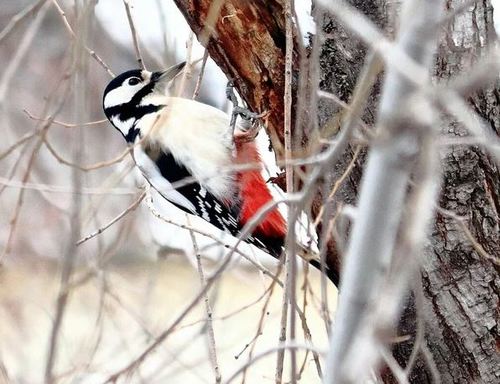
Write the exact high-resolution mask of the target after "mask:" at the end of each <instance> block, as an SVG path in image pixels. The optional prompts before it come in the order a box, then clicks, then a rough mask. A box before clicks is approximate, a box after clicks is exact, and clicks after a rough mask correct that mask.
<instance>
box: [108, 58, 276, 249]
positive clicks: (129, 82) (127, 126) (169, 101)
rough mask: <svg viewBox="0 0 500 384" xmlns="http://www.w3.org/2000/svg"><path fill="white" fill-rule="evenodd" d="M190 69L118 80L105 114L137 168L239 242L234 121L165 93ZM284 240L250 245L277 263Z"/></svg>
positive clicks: (271, 237) (265, 238)
mask: <svg viewBox="0 0 500 384" xmlns="http://www.w3.org/2000/svg"><path fill="white" fill-rule="evenodd" d="M183 67H184V63H182V64H180V65H177V66H174V67H172V68H170V69H168V70H167V71H164V72H153V73H151V72H148V71H144V70H132V71H128V72H125V73H123V74H121V75H119V76H117V77H116V78H115V79H113V80H112V81H111V82H110V83H109V85H108V86H107V88H106V90H105V92H104V97H103V107H104V112H105V114H106V116H107V118H108V119H109V120H110V122H111V123H112V124H113V125H114V126H115V128H117V129H118V130H119V131H120V132H121V134H122V135H123V137H124V138H125V140H126V141H127V142H128V143H129V144H135V145H134V151H133V153H134V158H135V161H136V163H137V166H138V167H139V168H140V170H141V172H142V173H143V175H144V176H145V177H146V179H147V180H148V182H149V183H150V184H151V185H152V187H153V188H154V189H155V190H156V191H157V192H158V193H159V194H160V195H161V196H163V197H164V198H165V199H166V200H168V201H169V202H170V203H172V204H174V205H175V206H176V207H177V208H179V209H181V210H182V211H184V212H187V213H189V214H193V215H197V216H199V217H201V218H203V219H204V220H206V221H207V222H209V223H211V224H212V225H214V226H215V227H217V228H218V229H220V230H223V231H225V232H227V233H229V234H231V235H233V236H235V237H237V236H238V235H239V233H240V231H241V228H242V226H243V225H244V224H245V220H243V219H242V218H243V217H242V214H241V208H242V205H243V202H242V199H244V198H245V197H244V196H243V195H242V194H241V193H240V192H241V190H240V188H239V185H238V178H237V176H236V175H235V174H231V173H230V172H228V170H229V169H230V168H231V166H232V165H234V163H235V145H234V141H233V132H232V130H231V128H230V116H228V115H227V114H226V113H224V112H222V111H220V110H218V109H216V108H214V107H211V106H209V105H206V104H202V103H199V102H197V101H194V100H190V99H184V98H178V97H169V96H166V95H165V89H164V88H165V85H167V84H168V83H169V82H170V81H171V80H172V79H173V78H174V77H175V76H176V75H177V74H178V73H179V72H180V71H181V70H182V68H183ZM266 188H267V187H266ZM280 217H281V216H280ZM283 228H285V227H284V221H283ZM283 239H284V234H282V233H280V234H279V235H277V234H276V233H270V234H266V233H265V232H264V231H257V232H255V233H253V234H252V235H251V236H249V237H248V238H247V239H246V241H247V242H249V243H252V244H254V245H256V246H257V247H259V248H260V249H262V250H264V251H265V252H267V253H270V254H271V255H273V256H275V257H277V256H279V255H280V253H281V249H282V245H283Z"/></svg>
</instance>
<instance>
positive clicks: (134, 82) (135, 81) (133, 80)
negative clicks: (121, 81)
mask: <svg viewBox="0 0 500 384" xmlns="http://www.w3.org/2000/svg"><path fill="white" fill-rule="evenodd" d="M140 82H141V81H140V80H139V78H137V77H132V78H131V79H129V80H128V85H137V84H139V83H140Z"/></svg>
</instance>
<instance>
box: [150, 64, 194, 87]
mask: <svg viewBox="0 0 500 384" xmlns="http://www.w3.org/2000/svg"><path fill="white" fill-rule="evenodd" d="M185 66H186V62H185V61H183V62H182V63H179V64H176V65H174V66H172V67H170V68H168V69H166V70H164V71H158V72H153V74H152V75H151V81H153V82H155V83H158V82H160V81H161V82H169V81H171V80H173V79H174V78H175V77H176V76H177V75H178V74H179V73H181V71H182V69H183V68H184V67H185Z"/></svg>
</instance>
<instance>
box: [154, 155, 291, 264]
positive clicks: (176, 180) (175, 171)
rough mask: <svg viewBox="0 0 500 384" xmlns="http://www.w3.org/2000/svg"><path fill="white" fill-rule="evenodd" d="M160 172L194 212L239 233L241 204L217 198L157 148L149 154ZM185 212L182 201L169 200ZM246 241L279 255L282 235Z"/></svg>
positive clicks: (232, 231) (224, 229)
mask: <svg viewBox="0 0 500 384" xmlns="http://www.w3.org/2000/svg"><path fill="white" fill-rule="evenodd" d="M151 158H152V160H153V161H154V162H155V164H156V166H157V167H158V169H159V170H160V172H161V175H162V176H163V177H164V178H165V179H166V180H167V181H168V182H169V183H170V184H172V186H173V187H174V188H175V190H176V191H177V192H178V193H180V194H181V195H182V196H184V197H185V198H186V199H187V200H188V201H189V202H190V203H191V204H192V206H193V207H194V209H195V211H196V214H197V215H198V216H200V217H201V218H203V219H204V220H206V221H208V222H209V223H211V224H212V225H214V226H215V227H217V228H218V229H220V230H223V231H226V232H228V233H230V234H231V235H233V236H235V237H238V235H239V234H240V231H241V228H242V226H241V224H240V222H239V215H240V208H239V204H238V203H237V202H236V203H235V204H233V205H232V206H231V207H228V206H227V205H226V204H224V203H223V202H221V201H220V200H219V199H217V198H216V197H215V196H214V195H213V194H212V193H210V192H209V191H207V190H206V189H205V188H204V187H202V186H201V185H200V183H198V182H197V181H196V180H195V179H194V178H193V176H192V175H191V173H190V172H189V170H188V169H187V168H186V167H184V166H183V165H181V164H178V163H177V161H176V160H175V158H174V157H173V155H172V154H171V153H165V152H160V153H157V154H156V156H151ZM169 201H170V202H171V203H173V204H174V205H176V206H177V207H178V208H180V209H182V210H183V211H185V212H187V213H193V212H191V211H190V210H189V209H187V208H186V207H184V206H183V205H182V204H179V203H176V202H175V201H171V200H169ZM245 241H247V242H248V243H250V244H253V245H255V246H257V247H258V248H260V249H262V250H263V251H265V252H267V253H269V254H271V255H273V256H279V255H280V253H281V248H282V246H283V241H282V239H277V238H276V239H275V238H272V239H271V238H263V237H262V236H258V235H256V236H249V237H248V238H247V239H246V240H245Z"/></svg>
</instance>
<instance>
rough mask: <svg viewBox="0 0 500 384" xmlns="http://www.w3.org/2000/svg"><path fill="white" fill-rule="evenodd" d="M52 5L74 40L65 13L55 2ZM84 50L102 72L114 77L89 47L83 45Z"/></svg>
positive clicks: (53, 0)
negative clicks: (101, 68)
mask: <svg viewBox="0 0 500 384" xmlns="http://www.w3.org/2000/svg"><path fill="white" fill-rule="evenodd" d="M52 3H53V4H54V6H55V7H56V9H57V12H58V13H59V15H60V16H61V18H62V20H63V24H64V26H65V27H66V29H67V31H68V32H69V35H70V36H71V38H72V39H75V38H76V36H75V32H74V31H73V28H71V25H70V24H69V22H68V18H67V17H66V13H65V12H64V11H63V9H62V8H61V6H60V5H59V3H58V2H57V0H52ZM84 49H85V50H86V51H87V52H88V53H89V55H90V56H91V57H92V58H93V59H94V60H95V61H97V63H98V64H99V65H100V66H101V67H103V68H104V70H105V71H106V72H107V73H108V74H109V75H110V76H111V77H115V74H114V73H113V71H111V69H110V68H109V66H108V65H107V64H106V63H105V62H104V60H102V59H101V57H100V56H98V55H97V54H96V53H95V51H94V50H92V49H90V48H89V47H87V46H86V45H84Z"/></svg>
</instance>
